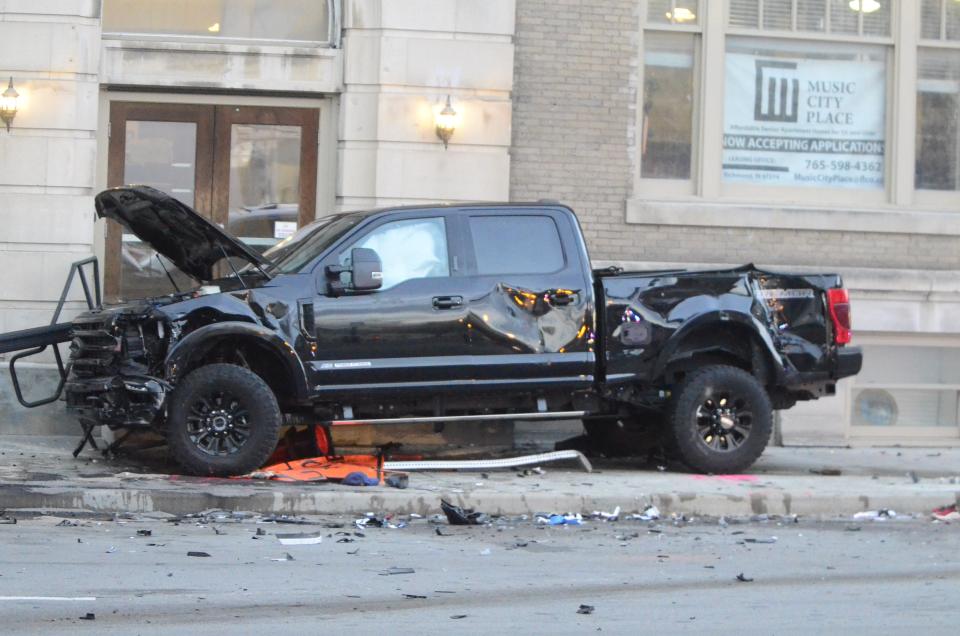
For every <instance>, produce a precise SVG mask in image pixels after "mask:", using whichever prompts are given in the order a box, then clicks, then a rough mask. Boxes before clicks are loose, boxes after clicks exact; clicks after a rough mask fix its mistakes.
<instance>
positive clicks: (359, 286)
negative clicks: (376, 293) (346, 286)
mask: <svg viewBox="0 0 960 636" xmlns="http://www.w3.org/2000/svg"><path fill="white" fill-rule="evenodd" d="M350 264H351V269H352V270H353V276H352V277H351V278H352V280H351V284H350V288H351V289H353V290H354V291H373V290H374V289H380V287H381V286H383V265H381V263H380V256H379V255H378V254H377V253H376V251H374V250H372V249H370V248H368V247H355V248H353V249H352V250H350Z"/></svg>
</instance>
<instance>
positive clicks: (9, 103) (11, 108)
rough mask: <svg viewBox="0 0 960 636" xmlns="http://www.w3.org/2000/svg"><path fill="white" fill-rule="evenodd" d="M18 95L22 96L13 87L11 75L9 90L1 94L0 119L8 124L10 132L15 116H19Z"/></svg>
mask: <svg viewBox="0 0 960 636" xmlns="http://www.w3.org/2000/svg"><path fill="white" fill-rule="evenodd" d="M0 86H2V85H0ZM18 97H20V93H18V92H17V89H15V88H14V87H13V77H11V78H10V83H9V84H8V85H7V90H5V91H3V94H2V95H0V119H2V120H3V123H5V124H6V125H7V132H10V124H11V123H12V122H13V118H14V117H16V116H17V98H18Z"/></svg>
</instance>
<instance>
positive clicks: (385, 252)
mask: <svg viewBox="0 0 960 636" xmlns="http://www.w3.org/2000/svg"><path fill="white" fill-rule="evenodd" d="M355 247H366V248H369V249H372V250H374V251H376V253H377V254H378V255H379V256H380V262H381V263H382V265H383V287H381V288H380V289H381V290H384V289H389V288H390V287H394V286H396V285H399V284H400V283H402V282H404V281H408V280H411V279H414V278H436V277H446V276H450V262H449V259H448V257H447V233H446V226H445V224H444V221H443V219H442V218H432V219H409V220H406V221H393V222H391V223H385V224H383V225H381V226H380V227H378V228H377V229H375V230H373V231H372V232H370V233H369V234H367V235H366V236H364V237H363V238H361V239H360V240H359V241H357V242H356V243H353V244H352V245H350V246H349V247H348V248H347V249H345V250H344V251H343V252H341V253H340V264H341V265H349V263H350V250H352V249H353V248H355Z"/></svg>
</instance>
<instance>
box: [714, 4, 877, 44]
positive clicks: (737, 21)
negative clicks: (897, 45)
mask: <svg viewBox="0 0 960 636" xmlns="http://www.w3.org/2000/svg"><path fill="white" fill-rule="evenodd" d="M890 4H891V3H890V2H889V1H888V0H730V14H729V15H730V18H729V25H730V27H731V28H735V29H736V28H739V29H762V30H764V31H771V30H774V31H794V32H798V33H832V34H838V35H866V36H880V37H886V36H889V35H890Z"/></svg>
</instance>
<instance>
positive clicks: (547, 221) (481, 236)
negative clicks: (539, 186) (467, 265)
mask: <svg viewBox="0 0 960 636" xmlns="http://www.w3.org/2000/svg"><path fill="white" fill-rule="evenodd" d="M470 234H471V235H472V236H473V252H474V254H475V255H476V257H477V274H479V275H480V276H489V275H495V274H549V273H551V272H556V271H558V270H561V269H563V266H564V259H563V248H562V247H561V243H560V233H559V232H558V231H557V224H556V223H555V222H554V220H553V219H552V218H550V217H549V216H533V215H526V216H519V215H518V216H500V215H498V216H472V217H470Z"/></svg>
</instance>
